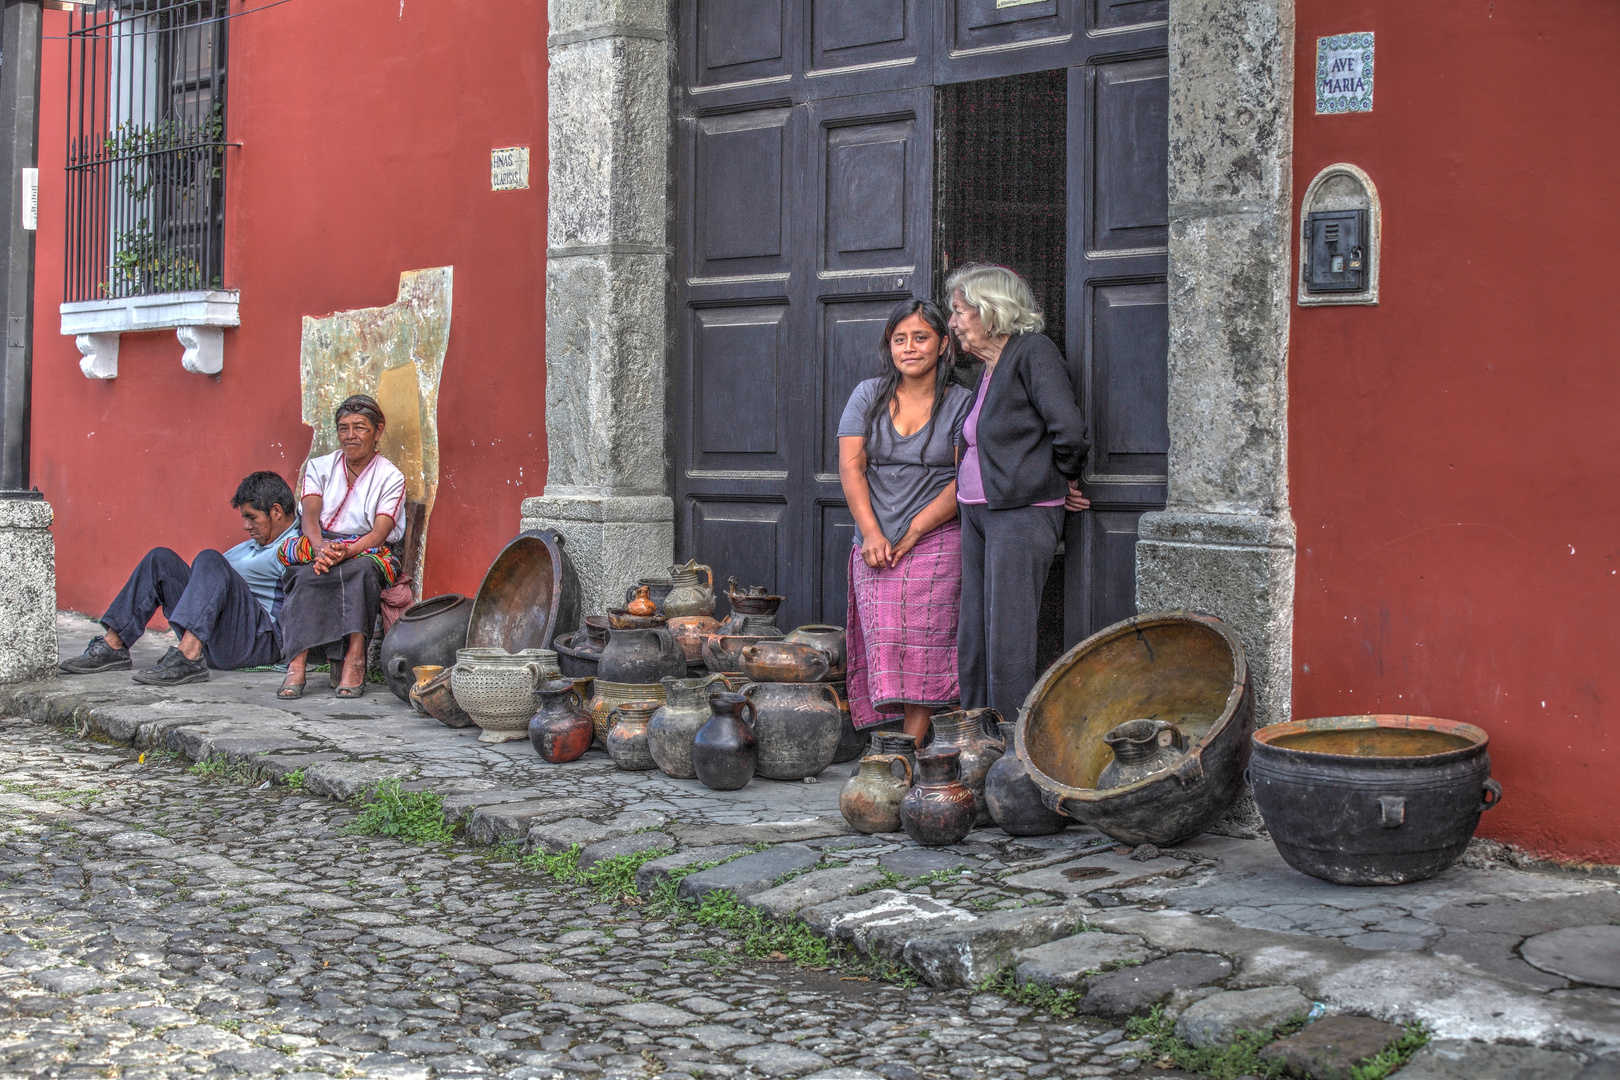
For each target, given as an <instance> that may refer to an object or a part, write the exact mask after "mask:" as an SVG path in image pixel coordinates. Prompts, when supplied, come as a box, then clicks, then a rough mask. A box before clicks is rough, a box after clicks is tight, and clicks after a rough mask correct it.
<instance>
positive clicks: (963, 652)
mask: <svg viewBox="0 0 1620 1080" xmlns="http://www.w3.org/2000/svg"><path fill="white" fill-rule="evenodd" d="M958 509H959V510H960V512H961V516H962V612H961V615H960V617H959V619H958V622H957V624H956V663H957V668H958V675H959V678H960V681H961V684H962V708H964V709H982V708H985V707H986V706H988V707H990V708H992V709H995V710H996V711H997V712H999V713H1001V715H1002V717H1003V718H1005V719H1007V720H1014V719H1017V717H1018V709H1019V707H1020V706H1021V705H1023V703H1024V698H1025V697H1026V696H1027V695H1028V694H1029V692H1030V690H1031V689H1032V688H1033V687H1034V685H1035V680H1036V679H1037V678H1039V677H1040V672H1039V671H1038V670H1036V666H1035V627H1036V622H1037V620H1038V618H1039V615H1040V611H1041V593H1042V591H1043V590H1044V589H1045V588H1046V575H1047V573H1048V572H1050V571H1051V569H1052V559H1053V558H1054V557H1055V556H1056V554H1057V545H1058V540H1059V538H1061V537H1062V535H1063V516H1064V514H1065V512H1066V511H1065V510H1064V509H1063V507H1061V506H1021V507H1018V508H1016V509H1013V510H992V509H990V508H989V507H988V506H985V505H984V504H983V503H962V504H960V506H959V507H958Z"/></svg>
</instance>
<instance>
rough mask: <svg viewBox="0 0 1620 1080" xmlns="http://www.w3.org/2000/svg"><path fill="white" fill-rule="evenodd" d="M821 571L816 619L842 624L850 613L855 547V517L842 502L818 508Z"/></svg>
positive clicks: (818, 582) (835, 624) (817, 589)
mask: <svg viewBox="0 0 1620 1080" xmlns="http://www.w3.org/2000/svg"><path fill="white" fill-rule="evenodd" d="M817 509H818V511H819V513H818V515H817V524H818V529H817V532H818V534H819V535H818V536H817V542H818V548H819V550H820V552H821V572H820V575H819V576H818V580H817V582H816V599H817V601H818V603H817V604H816V608H815V613H814V615H813V616H812V618H814V619H815V620H816V621H817V622H823V623H831V624H832V625H834V626H844V625H847V624H846V623H845V621H844V620H845V619H846V618H847V617H848V615H849V608H848V601H849V553H850V549H851V548H853V547H854V546H855V519H854V517H852V516H851V515H850V512H849V507H847V506H845V505H844V504H843V503H842V502H839V503H826V504H822V505H821V506H820V507H818V508H817Z"/></svg>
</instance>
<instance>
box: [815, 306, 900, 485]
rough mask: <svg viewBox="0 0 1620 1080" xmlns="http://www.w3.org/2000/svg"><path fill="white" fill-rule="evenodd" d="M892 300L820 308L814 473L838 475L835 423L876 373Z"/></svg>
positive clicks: (836, 429) (836, 424)
mask: <svg viewBox="0 0 1620 1080" xmlns="http://www.w3.org/2000/svg"><path fill="white" fill-rule="evenodd" d="M893 308H894V301H893V300H888V299H884V300H867V301H861V300H855V301H846V302H844V303H840V304H823V305H822V306H821V324H822V337H821V342H822V352H821V356H822V362H821V365H820V366H821V452H820V454H819V456H818V457H817V459H816V471H817V472H818V473H821V474H822V475H824V476H836V475H837V474H838V421H839V420H840V419H841V418H842V417H843V415H844V406H845V405H846V404H848V402H849V395H850V394H852V393H853V392H854V391H855V387H856V386H857V385H859V384H860V383H861V381H862V380H863V379H870V378H872V377H873V376H874V375H876V374H877V373H878V370H879V368H878V364H879V359H878V338H879V337H881V336H882V335H883V325H884V323H886V322H888V319H889V312H890V311H891V310H893Z"/></svg>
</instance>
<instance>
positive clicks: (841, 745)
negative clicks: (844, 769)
mask: <svg viewBox="0 0 1620 1080" xmlns="http://www.w3.org/2000/svg"><path fill="white" fill-rule="evenodd" d="M832 688H833V692H834V693H836V694H837V695H838V707H839V708H840V709H842V710H843V713H844V719H843V721H842V722H841V723H840V724H839V726H838V749H837V750H835V751H833V764H834V765H841V764H843V763H844V762H846V761H854V760H855V759H856V758H858V757H860V756H861V755H862V754H864V753H866V744H867V738H866V732H864V731H856V730H855V720H854V718H853V717H851V716H850V715H849V690H848V684H847V683H843V682H835V683H833V684H832Z"/></svg>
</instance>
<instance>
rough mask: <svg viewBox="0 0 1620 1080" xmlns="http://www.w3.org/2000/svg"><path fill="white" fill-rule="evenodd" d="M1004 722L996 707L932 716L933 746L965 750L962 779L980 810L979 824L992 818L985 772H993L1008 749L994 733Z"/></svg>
mask: <svg viewBox="0 0 1620 1080" xmlns="http://www.w3.org/2000/svg"><path fill="white" fill-rule="evenodd" d="M1000 722H1001V714H1000V713H998V712H996V710H994V709H969V710H968V711H966V712H948V713H938V714H937V715H935V716H934V718H933V724H934V741H933V743H932V744H931V745H932V747H933V748H934V749H940V748H942V747H947V746H951V747H955V748H956V749H958V750H960V751H961V752H962V763H961V771H960V774H959V775H960V779H961V781H962V783H964V784H966V785H967V787H968V789H969V790H970V791H972V792H973V802H974V805H975V806H976V807H977V809H978V819H977V824H980V825H985V824H988V823H989V821H990V809H989V807H987V806H986V805H985V802H984V774H985V773H987V772H989V771H990V766H991V765H992V764H994V763H995V760H996V759H997V758H999V757H1000V756H1001V755H1002V754H1003V753H1004V752H1005V751H1006V749H1007V748H1006V746H1005V744H1003V743H1002V741H1001V735H1000V734H999V733H998V734H991V732H993V731H995V727H994V725H996V724H999V723H1000Z"/></svg>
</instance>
